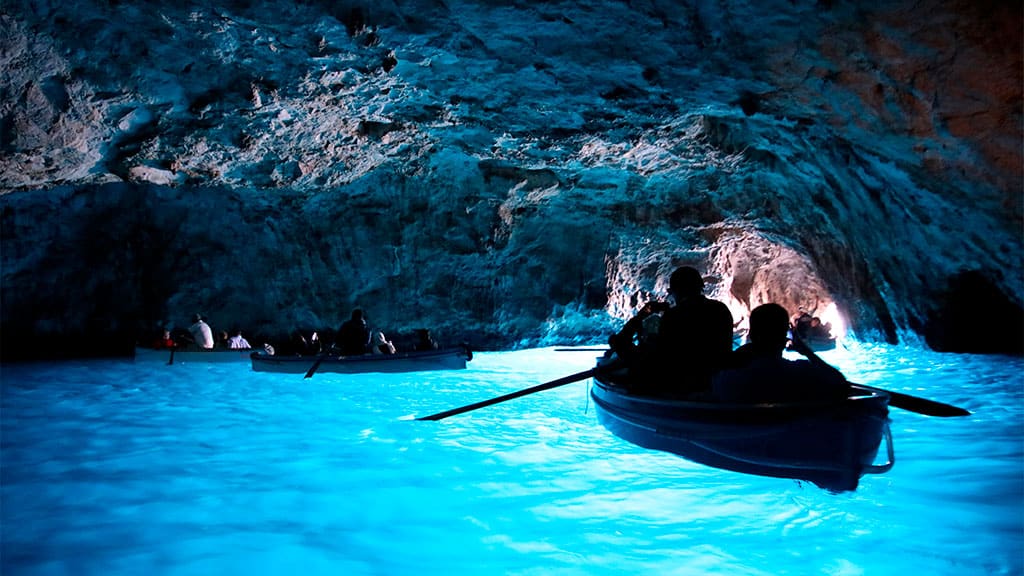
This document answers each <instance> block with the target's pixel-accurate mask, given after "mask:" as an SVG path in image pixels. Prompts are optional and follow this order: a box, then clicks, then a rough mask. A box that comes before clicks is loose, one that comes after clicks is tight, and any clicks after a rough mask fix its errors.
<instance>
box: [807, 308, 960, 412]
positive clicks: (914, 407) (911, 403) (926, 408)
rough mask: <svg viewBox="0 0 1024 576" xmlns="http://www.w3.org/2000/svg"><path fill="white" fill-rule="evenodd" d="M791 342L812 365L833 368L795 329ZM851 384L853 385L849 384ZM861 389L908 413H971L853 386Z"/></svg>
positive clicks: (881, 389) (871, 387)
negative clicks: (886, 396) (796, 345)
mask: <svg viewBox="0 0 1024 576" xmlns="http://www.w3.org/2000/svg"><path fill="white" fill-rule="evenodd" d="M792 340H793V342H794V343H796V342H799V344H800V348H801V349H800V350H796V351H797V352H799V353H800V354H803V355H804V356H807V359H808V360H810V361H811V362H812V363H814V364H818V365H822V366H827V367H828V368H830V369H833V370H834V369H835V368H833V367H832V366H831V365H830V364H828V363H827V362H825V361H824V360H822V359H821V357H820V356H818V355H817V354H815V353H814V350H811V348H810V346H808V345H807V343H806V342H804V341H803V339H802V338H800V336H799V335H798V334H797V332H796V329H795V328H794V329H793V330H792ZM851 384H853V383H852V382H851ZM854 385H855V386H860V387H861V388H867V389H868V390H874V391H875V392H885V393H886V394H888V395H889V406H895V407H896V408H902V409H904V410H906V411H908V412H917V413H918V414H924V415H925V416H938V417H940V418H948V417H951V416H970V415H971V413H970V412H969V411H968V410H966V409H964V408H960V407H959V406H953V405H952V404H944V403H942V402H936V401H935V400H929V399H927V398H921V397H918V396H911V395H910V394H903V393H902V392H893V391H892V390H886V389H884V388H876V387H874V386H867V385H865V384H854Z"/></svg>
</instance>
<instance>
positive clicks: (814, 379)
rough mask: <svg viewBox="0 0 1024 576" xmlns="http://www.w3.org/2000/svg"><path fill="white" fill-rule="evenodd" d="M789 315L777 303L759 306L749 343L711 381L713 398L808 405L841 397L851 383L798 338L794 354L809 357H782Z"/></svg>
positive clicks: (754, 313) (752, 319) (755, 309)
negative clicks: (816, 401) (810, 402)
mask: <svg viewBox="0 0 1024 576" xmlns="http://www.w3.org/2000/svg"><path fill="white" fill-rule="evenodd" d="M788 330H789V314H788V313H787V312H786V309H785V308H783V307H782V306H779V305H778V304H763V305H761V306H758V307H757V308H754V310H752V311H751V312H750V332H749V334H748V336H747V338H748V340H749V342H748V343H747V344H744V345H743V346H740V347H739V348H737V349H736V350H735V351H734V352H733V353H732V355H731V356H730V359H729V369H727V370H724V371H722V372H719V373H718V374H717V375H716V376H715V377H714V380H713V395H714V398H715V399H716V400H719V401H722V402H738V403H763V402H807V401H815V400H834V399H840V398H845V397H846V396H847V394H848V393H849V383H847V381H846V378H845V377H843V375H842V373H840V372H839V371H838V370H836V369H835V368H833V367H832V366H829V365H828V364H825V363H824V362H822V361H821V360H819V359H818V358H817V357H816V356H814V355H813V354H814V353H813V352H811V351H810V350H809V349H808V348H807V347H806V345H804V343H803V342H802V340H800V338H799V336H796V337H795V338H794V347H793V348H792V349H793V350H795V351H797V352H799V353H801V354H804V355H805V356H808V357H809V358H812V360H815V361H814V362H810V361H807V360H787V359H785V358H783V357H782V351H783V350H784V349H785V348H786V341H787V334H786V332H787V331H788Z"/></svg>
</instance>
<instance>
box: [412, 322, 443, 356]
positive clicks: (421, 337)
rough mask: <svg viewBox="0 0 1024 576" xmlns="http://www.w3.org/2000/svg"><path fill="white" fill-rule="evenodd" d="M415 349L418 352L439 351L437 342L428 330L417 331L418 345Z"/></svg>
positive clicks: (419, 329) (420, 329) (418, 329)
mask: <svg viewBox="0 0 1024 576" xmlns="http://www.w3.org/2000/svg"><path fill="white" fill-rule="evenodd" d="M413 349H414V350H415V351H417V352H425V351H427V350H437V342H435V341H434V339H433V338H432V337H431V336H430V330H428V329H427V328H417V329H416V345H415V347H414V348H413Z"/></svg>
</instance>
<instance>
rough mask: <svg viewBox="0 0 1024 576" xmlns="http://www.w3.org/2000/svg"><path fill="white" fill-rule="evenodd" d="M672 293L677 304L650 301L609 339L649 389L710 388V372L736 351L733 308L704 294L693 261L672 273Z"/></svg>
mask: <svg viewBox="0 0 1024 576" xmlns="http://www.w3.org/2000/svg"><path fill="white" fill-rule="evenodd" d="M669 294H671V296H672V298H673V299H674V300H675V305H674V306H668V305H667V304H665V303H662V302H651V303H648V304H647V305H645V306H644V308H643V309H641V311H640V313H638V314H637V316H636V317H634V318H633V319H631V320H630V321H629V322H627V323H626V326H624V327H623V330H622V331H620V332H619V333H618V334H616V335H614V336H612V337H611V338H610V339H609V344H610V345H611V347H612V350H614V351H615V352H616V354H618V355H619V356H620V357H621V358H622V359H623V360H625V361H626V363H627V364H628V365H629V368H630V373H631V375H632V376H631V380H632V382H633V383H634V384H635V385H636V386H637V387H639V388H641V389H643V388H647V390H644V391H646V392H649V393H653V394H663V395H671V396H685V395H688V394H691V393H694V392H702V391H707V390H708V389H710V387H711V376H712V375H713V374H714V373H715V372H716V371H717V370H719V369H721V368H722V367H723V366H724V365H725V362H726V360H727V358H728V356H729V353H730V352H731V351H732V328H733V324H732V313H730V312H729V308H728V307H727V306H726V305H725V304H723V303H721V302H719V301H717V300H712V299H710V298H707V297H706V296H704V279H703V278H702V277H701V275H700V272H698V271H697V270H696V269H694V268H691V267H689V266H683V267H681V268H679V269H677V270H676V271H675V272H673V273H672V276H670V277H669ZM656 312H661V313H662V314H661V321H660V322H659V323H658V326H657V333H656V334H651V333H650V332H651V331H650V330H649V329H647V328H645V327H646V326H648V325H649V324H650V320H649V317H650V316H651V315H652V314H654V313H656ZM634 338H636V339H637V340H638V341H637V342H634Z"/></svg>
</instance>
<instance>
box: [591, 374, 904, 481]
mask: <svg viewBox="0 0 1024 576" xmlns="http://www.w3.org/2000/svg"><path fill="white" fill-rule="evenodd" d="M591 396H592V398H593V399H594V403H595V405H596V407H597V418H598V421H599V422H600V423H601V424H602V425H604V426H605V427H606V428H607V429H608V430H609V431H611V432H612V433H613V434H615V435H616V436H618V437H620V438H622V439H623V440H626V441H628V442H632V443H633V444H636V445H638V446H641V447H643V448H649V449H652V450H662V451H665V452H670V453H673V454H677V455H679V456H682V457H683V458H686V459H687V460H691V461H693V462H697V463H699V464H704V465H707V466H713V467H715V468H721V469H725V470H732V471H735V472H743V473H746V474H757V475H760V476H772V477H777V478H792V479H795V480H806V481H808V482H812V483H814V484H815V485H817V486H819V487H821V488H824V489H826V490H829V491H832V492H843V491H850V490H855V489H856V488H857V484H858V482H859V481H860V477H861V476H862V475H864V474H880V473H883V472H886V471H888V470H889V469H890V468H892V465H893V462H894V459H895V456H894V452H893V444H892V435H891V433H890V431H889V417H888V414H889V407H888V403H889V395H888V394H887V393H885V392H883V391H877V390H871V389H867V388H863V387H859V386H856V385H853V386H852V387H851V393H850V395H849V396H848V397H847V398H846V399H843V400H837V401H816V402H807V403H786V404H724V403H717V402H706V401H703V402H702V401H685V400H674V399H664V398H657V397H650V396H639V395H633V394H630V393H629V392H628V391H627V390H626V389H625V388H623V387H620V386H616V385H615V384H614V383H613V382H612V381H611V380H610V379H609V378H608V377H607V376H596V377H595V378H594V386H593V387H592V388H591ZM883 439H884V440H885V442H886V452H887V456H888V458H887V460H886V462H885V463H882V464H875V459H876V457H877V453H878V449H879V447H880V445H881V442H882V440H883Z"/></svg>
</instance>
